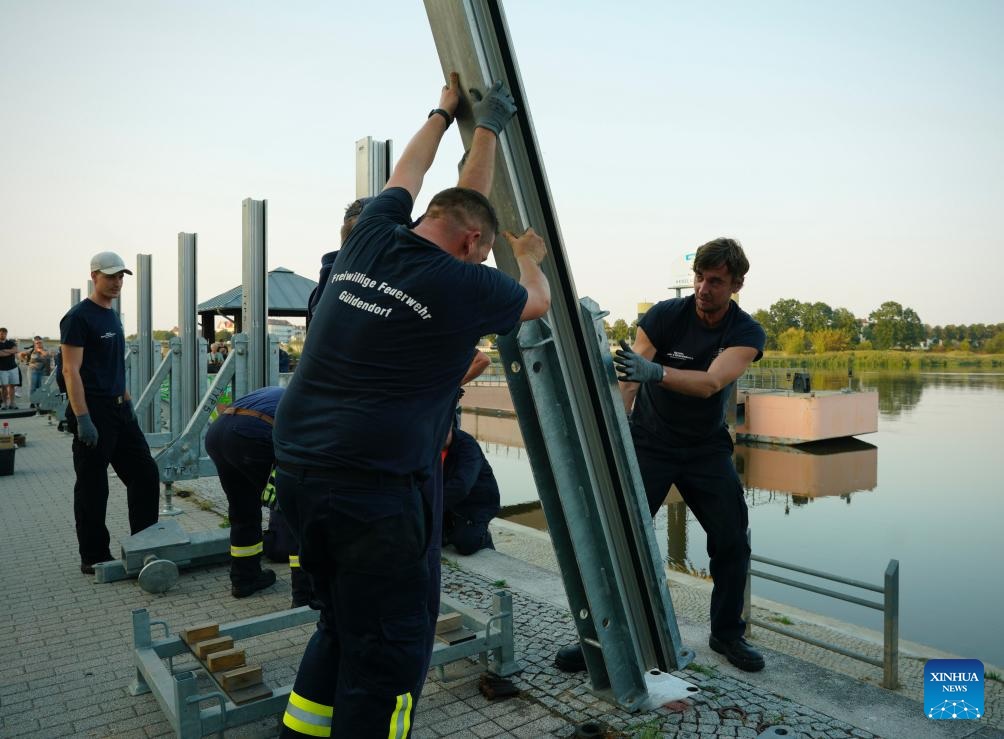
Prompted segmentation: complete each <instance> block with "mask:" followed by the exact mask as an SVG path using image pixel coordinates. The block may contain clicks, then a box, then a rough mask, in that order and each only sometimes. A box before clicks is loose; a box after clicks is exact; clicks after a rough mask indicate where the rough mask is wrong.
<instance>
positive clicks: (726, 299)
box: [556, 238, 766, 672]
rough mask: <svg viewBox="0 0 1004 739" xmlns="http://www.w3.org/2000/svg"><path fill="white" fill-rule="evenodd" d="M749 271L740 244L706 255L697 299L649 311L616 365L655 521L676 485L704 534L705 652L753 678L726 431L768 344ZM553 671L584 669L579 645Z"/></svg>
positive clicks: (736, 484)
mask: <svg viewBox="0 0 1004 739" xmlns="http://www.w3.org/2000/svg"><path fill="white" fill-rule="evenodd" d="M748 271H749V261H748V260H747V259H746V255H745V254H744V253H743V250H742V247H741V246H740V245H739V242H738V241H735V240H734V239H726V238H720V239H715V240H714V241H710V242H708V243H707V244H704V245H703V246H701V247H700V248H699V249H698V250H697V253H696V255H695V257H694V294H693V295H691V296H688V297H686V298H676V299H673V300H665V301H663V302H661V303H658V304H657V305H655V306H653V307H652V308H651V309H650V310H649V311H648V313H646V314H645V315H644V316H643V317H642V319H641V320H640V321H639V323H638V335H637V338H636V339H635V342H634V346H633V347H628V345H627V344H626V343H625V342H621V346H622V349H621V350H619V351H618V352H617V353H616V357H615V359H614V364H615V365H616V367H617V371H618V376H619V379H620V380H621V383H620V389H621V396H622V398H623V400H624V407H625V409H626V410H627V412H628V414H629V417H630V422H631V436H632V439H633V440H634V447H635V452H636V453H637V457H638V467H639V469H640V470H641V476H642V482H643V483H644V485H645V493H646V495H647V497H648V503H649V510H650V512H651V514H652V515H653V516H654V515H655V513H656V511H658V510H659V507H660V506H661V505H662V503H663V501H664V500H665V499H666V494H667V493H668V492H669V488H670V486H671V485H673V484H674V483H675V484H676V487H677V489H678V490H679V491H680V495H682V496H683V500H684V501H685V502H686V504H687V506H688V507H689V508H690V510H691V511H692V512H693V514H694V516H695V517H696V518H697V520H698V521H699V522H700V524H701V526H702V527H703V528H704V531H705V532H706V533H707V536H708V555H709V556H710V557H711V567H710V569H711V577H712V579H713V580H714V588H713V590H712V594H711V637H710V639H709V642H708V643H709V645H710V647H711V648H712V649H713V650H714V651H716V652H719V653H720V654H724V655H725V657H726V658H727V659H728V660H729V662H731V663H732V664H734V665H736V666H737V667H739V668H740V669H742V670H747V671H750V672H755V671H757V670H762V669H763V666H764V661H763V657H762V656H761V655H760V654H759V652H757V651H756V650H755V649H753V648H752V647H751V646H750V645H749V644H748V643H747V642H746V640H745V639H743V633H744V631H745V627H746V624H745V622H744V621H743V619H742V607H743V590H744V587H745V584H746V569H747V566H748V564H749V555H750V549H749V545H748V543H747V540H746V529H747V527H748V525H749V519H748V514H747V509H746V501H745V500H744V498H743V487H742V483H740V481H739V477H738V475H736V470H735V467H734V465H733V463H732V437H731V436H730V435H729V430H728V425H727V424H726V421H725V407H726V403H728V401H729V397H730V391H731V388H732V384H733V383H734V382H735V381H736V379H738V378H739V377H740V376H741V375H742V374H743V372H745V371H746V369H747V367H749V365H750V364H751V363H752V362H755V361H757V360H758V359H760V357H761V356H762V355H763V348H764V344H765V342H766V334H765V333H764V330H763V328H761V326H760V324H758V323H757V322H756V321H754V320H753V319H752V318H751V317H750V316H749V315H748V314H747V313H746V312H745V311H743V310H742V309H741V308H740V307H739V306H738V304H736V303H735V302H733V300H732V295H733V294H735V293H737V292H739V290H740V288H742V286H743V281H744V279H745V276H746V273H747V272H748ZM556 663H557V664H558V666H559V667H561V668H562V669H566V670H572V669H584V665H583V664H582V657H581V651H580V650H578V646H577V645H576V646H575V647H566V648H565V649H562V650H561V651H559V653H558V657H557V659H556Z"/></svg>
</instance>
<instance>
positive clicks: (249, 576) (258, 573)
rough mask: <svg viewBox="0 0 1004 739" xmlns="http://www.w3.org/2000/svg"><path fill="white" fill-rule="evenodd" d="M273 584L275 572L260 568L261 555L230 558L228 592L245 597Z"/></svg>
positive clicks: (238, 596)
mask: <svg viewBox="0 0 1004 739" xmlns="http://www.w3.org/2000/svg"><path fill="white" fill-rule="evenodd" d="M274 584H275V573H274V572H273V571H272V570H263V569H262V568H261V555H260V554H257V555H255V556H253V557H231V558H230V586H231V587H230V594H231V595H232V596H234V597H235V598H247V597H248V596H249V595H253V594H254V593H257V592H258V591H259V590H264V589H265V588H267V587H271V586H272V585H274Z"/></svg>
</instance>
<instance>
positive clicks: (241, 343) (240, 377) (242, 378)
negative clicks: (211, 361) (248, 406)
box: [230, 334, 249, 400]
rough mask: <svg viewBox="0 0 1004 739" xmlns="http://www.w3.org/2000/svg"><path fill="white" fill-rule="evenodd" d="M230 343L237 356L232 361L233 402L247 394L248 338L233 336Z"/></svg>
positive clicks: (245, 335) (245, 336) (243, 335)
mask: <svg viewBox="0 0 1004 739" xmlns="http://www.w3.org/2000/svg"><path fill="white" fill-rule="evenodd" d="M230 342H231V343H232V344H233V346H234V353H235V354H236V355H237V358H236V360H235V361H234V380H233V383H234V384H233V388H234V390H233V393H232V397H233V399H234V400H237V398H242V397H244V396H245V395H247V394H248V391H249V388H248V337H247V334H234V336H233V338H231V339H230Z"/></svg>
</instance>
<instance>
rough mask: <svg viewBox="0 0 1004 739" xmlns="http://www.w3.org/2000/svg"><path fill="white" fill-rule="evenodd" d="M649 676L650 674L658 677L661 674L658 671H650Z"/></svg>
mask: <svg viewBox="0 0 1004 739" xmlns="http://www.w3.org/2000/svg"><path fill="white" fill-rule="evenodd" d="M648 674H649V675H658V674H659V671H658V670H649V671H648Z"/></svg>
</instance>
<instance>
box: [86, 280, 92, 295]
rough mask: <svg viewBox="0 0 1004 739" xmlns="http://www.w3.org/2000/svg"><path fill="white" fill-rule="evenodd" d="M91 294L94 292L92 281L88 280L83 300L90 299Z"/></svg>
mask: <svg viewBox="0 0 1004 739" xmlns="http://www.w3.org/2000/svg"><path fill="white" fill-rule="evenodd" d="M93 292H94V281H93V280H88V281H87V295H85V296H84V297H85V298H88V297H90V296H91V294H92V293H93Z"/></svg>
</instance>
